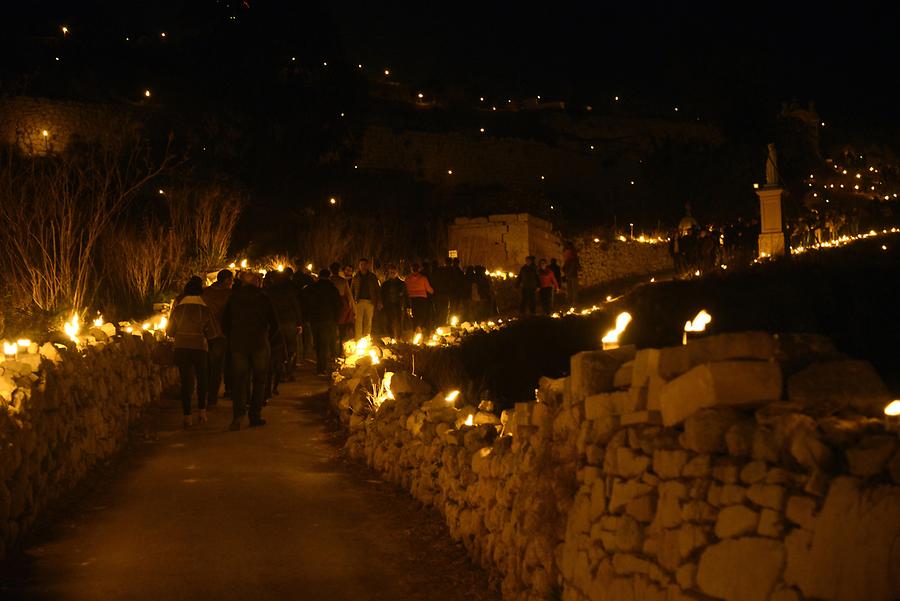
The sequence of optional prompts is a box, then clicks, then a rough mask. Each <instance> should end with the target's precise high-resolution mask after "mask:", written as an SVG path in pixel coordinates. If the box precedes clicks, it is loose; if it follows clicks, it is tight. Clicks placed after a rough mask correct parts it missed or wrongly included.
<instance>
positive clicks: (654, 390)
mask: <svg viewBox="0 0 900 601" xmlns="http://www.w3.org/2000/svg"><path fill="white" fill-rule="evenodd" d="M668 383H669V381H668V380H665V379H663V378H661V377H659V376H655V375H654V376H651V377H650V380H649V383H648V384H647V409H649V410H650V411H659V410H660V408H661V406H660V403H659V397H660V394H662V389H663V387H665V385H666V384H668Z"/></svg>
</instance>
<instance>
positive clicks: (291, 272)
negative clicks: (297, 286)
mask: <svg viewBox="0 0 900 601" xmlns="http://www.w3.org/2000/svg"><path fill="white" fill-rule="evenodd" d="M284 277H285V279H288V280H289V279H291V278H292V277H294V270H293V269H291V268H290V267H285V268H284Z"/></svg>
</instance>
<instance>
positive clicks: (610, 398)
mask: <svg viewBox="0 0 900 601" xmlns="http://www.w3.org/2000/svg"><path fill="white" fill-rule="evenodd" d="M612 415H616V406H615V396H614V395H613V394H611V393H608V392H604V393H601V394H594V395H591V396H589V397H587V398H585V399H584V416H585V418H586V419H590V420H595V419H602V418H604V417H608V416H612Z"/></svg>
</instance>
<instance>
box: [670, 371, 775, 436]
mask: <svg viewBox="0 0 900 601" xmlns="http://www.w3.org/2000/svg"><path fill="white" fill-rule="evenodd" d="M781 387H782V382H781V367H780V366H779V365H778V364H777V363H775V362H771V361H723V362H721V363H706V364H703V365H699V366H697V367H695V368H694V369H692V370H691V371H689V372H687V373H685V374H684V375H682V376H679V377H677V378H675V379H674V380H672V381H670V382H669V383H668V384H666V385H665V386H664V387H663V389H662V391H661V392H660V399H659V400H660V405H661V408H662V414H663V424H665V425H666V426H673V425H676V424H679V423H681V422H683V421H684V420H685V419H686V418H687V417H688V416H690V415H692V414H694V413H696V412H697V411H699V410H700V409H704V408H708V407H715V406H753V405H761V404H765V403H770V402H773V401H777V400H779V399H780V398H781Z"/></svg>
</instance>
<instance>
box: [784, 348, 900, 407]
mask: <svg viewBox="0 0 900 601" xmlns="http://www.w3.org/2000/svg"><path fill="white" fill-rule="evenodd" d="M787 390H788V400H789V401H791V402H792V403H800V404H802V405H807V406H811V407H816V408H819V409H820V410H821V409H826V410H829V411H840V410H842V409H848V408H849V409H853V410H855V411H857V412H859V413H860V414H862V415H867V416H870V417H877V416H880V415H882V412H883V411H884V407H885V406H886V405H887V404H888V403H889V402H890V401H891V397H890V394H889V393H888V390H887V387H886V386H885V385H884V382H882V380H881V378H880V377H879V375H878V373H877V372H876V371H875V369H874V368H873V367H872V365H871V364H870V363H868V362H867V361H856V360H844V361H828V362H824V363H816V364H813V365H810V366H809V367H807V368H806V369H803V370H801V371H799V372H797V373H796V374H794V375H793V376H791V377H790V378H789V379H788V386H787Z"/></svg>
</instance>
